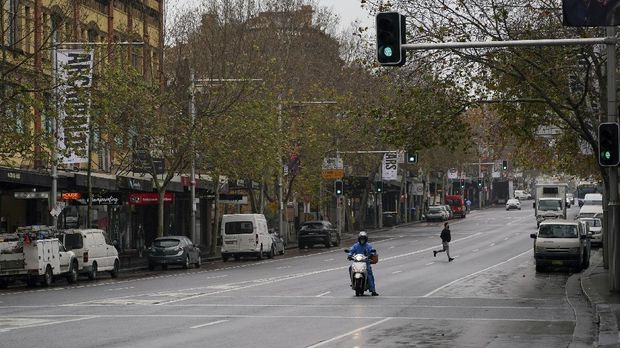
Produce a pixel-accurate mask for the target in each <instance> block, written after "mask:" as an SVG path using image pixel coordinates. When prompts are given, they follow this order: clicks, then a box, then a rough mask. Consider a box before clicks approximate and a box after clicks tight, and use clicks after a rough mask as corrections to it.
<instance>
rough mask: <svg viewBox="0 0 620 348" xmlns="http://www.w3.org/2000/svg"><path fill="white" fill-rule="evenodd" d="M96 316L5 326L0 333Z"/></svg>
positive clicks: (89, 316)
mask: <svg viewBox="0 0 620 348" xmlns="http://www.w3.org/2000/svg"><path fill="white" fill-rule="evenodd" d="M64 317H70V316H68V315H67V316H64ZM98 317H99V316H94V315H88V316H83V317H78V318H74V319H67V320H57V321H48V322H44V323H37V324H32V325H23V326H15V327H7V328H3V329H0V333H3V332H9V331H12V330H17V329H28V328H33V327H40V326H50V325H57V324H66V323H72V322H75V321H82V320H88V319H95V318H98Z"/></svg>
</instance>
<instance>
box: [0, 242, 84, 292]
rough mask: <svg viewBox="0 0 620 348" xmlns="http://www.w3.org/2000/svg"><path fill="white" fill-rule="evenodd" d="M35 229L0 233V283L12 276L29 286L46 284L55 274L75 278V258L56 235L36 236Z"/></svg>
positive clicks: (0, 285) (6, 283)
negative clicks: (29, 231) (28, 231)
mask: <svg viewBox="0 0 620 348" xmlns="http://www.w3.org/2000/svg"><path fill="white" fill-rule="evenodd" d="M37 238H38V237H37V235H36V233H19V234H9V235H6V234H5V235H2V236H1V237H0V287H7V286H8V284H9V283H11V282H13V281H15V280H22V281H25V282H26V283H27V284H28V285H29V286H34V285H36V284H37V283H41V284H42V285H43V286H49V285H51V284H52V282H53V281H54V277H65V278H67V281H68V282H69V283H75V282H77V278H78V261H77V258H76V257H75V254H74V253H73V252H72V251H66V250H65V248H64V246H63V245H62V244H61V243H60V242H59V240H58V239H57V238H45V239H37Z"/></svg>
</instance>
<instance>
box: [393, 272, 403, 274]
mask: <svg viewBox="0 0 620 348" xmlns="http://www.w3.org/2000/svg"><path fill="white" fill-rule="evenodd" d="M398 273H402V271H394V272H392V274H398Z"/></svg>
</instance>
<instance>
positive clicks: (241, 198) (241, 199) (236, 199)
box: [219, 193, 248, 204]
mask: <svg viewBox="0 0 620 348" xmlns="http://www.w3.org/2000/svg"><path fill="white" fill-rule="evenodd" d="M219 198H220V199H219V202H220V203H222V204H248V196H246V195H235V194H225V193H220V197H219Z"/></svg>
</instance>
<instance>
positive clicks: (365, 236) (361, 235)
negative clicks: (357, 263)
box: [357, 231, 368, 244]
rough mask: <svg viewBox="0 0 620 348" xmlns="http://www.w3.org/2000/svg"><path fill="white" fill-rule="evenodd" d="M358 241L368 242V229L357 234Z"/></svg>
mask: <svg viewBox="0 0 620 348" xmlns="http://www.w3.org/2000/svg"><path fill="white" fill-rule="evenodd" d="M357 241H358V242H359V243H360V244H366V243H367V242H368V233H366V231H361V232H360V233H359V234H358V235H357Z"/></svg>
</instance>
